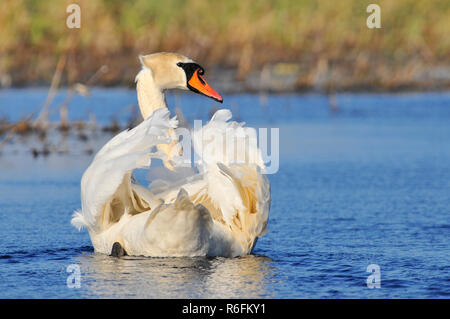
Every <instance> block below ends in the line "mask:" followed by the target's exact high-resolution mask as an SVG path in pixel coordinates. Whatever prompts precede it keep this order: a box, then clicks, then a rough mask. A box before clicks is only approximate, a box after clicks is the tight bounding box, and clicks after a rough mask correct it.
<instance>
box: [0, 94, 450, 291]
mask: <svg viewBox="0 0 450 319" xmlns="http://www.w3.org/2000/svg"><path fill="white" fill-rule="evenodd" d="M45 97H46V91H45V90H41V89H25V90H8V91H0V118H2V117H7V118H8V119H9V120H17V119H20V118H21V117H24V116H26V115H27V114H28V113H29V112H32V111H37V110H39V107H40V104H42V102H43V101H44V100H45ZM64 97H65V95H64V92H63V93H62V94H60V95H58V96H57V99H56V101H55V105H57V104H58V102H61V101H62V100H63V99H64ZM224 98H225V103H224V105H223V107H227V108H230V109H231V110H232V111H233V114H234V115H235V118H237V119H238V120H241V121H245V122H247V123H248V125H251V126H254V127H278V128H279V129H280V169H279V171H278V172H277V173H276V174H273V175H269V176H268V177H269V179H270V182H271V186H272V208H271V212H270V219H269V228H270V231H269V233H268V234H267V235H265V236H264V237H262V238H260V239H259V241H258V243H257V245H256V248H255V250H254V254H253V255H250V256H245V257H239V258H233V259H226V258H143V257H139V258H137V257H126V258H123V259H116V258H112V257H109V256H104V255H97V254H94V253H93V249H92V247H91V244H90V240H89V236H88V234H87V232H86V231H82V232H78V231H76V230H75V229H74V228H73V227H72V226H71V225H70V218H71V215H72V213H73V211H74V210H75V209H78V208H79V207H80V195H79V193H80V189H79V182H80V178H81V175H82V173H83V171H84V170H85V169H86V167H87V166H88V165H89V162H90V160H91V159H92V156H93V155H88V154H86V153H84V152H77V149H78V148H82V147H85V146H83V145H84V144H80V143H79V142H77V143H75V142H73V144H70V143H72V142H71V141H69V148H70V147H73V148H74V149H72V150H71V152H70V153H69V154H52V155H49V156H48V157H38V158H36V159H34V158H33V157H32V156H31V154H30V152H29V149H30V148H31V147H32V146H33V145H34V144H33V143H38V141H35V140H32V139H28V140H27V139H26V138H20V139H16V140H15V141H14V142H12V143H11V144H10V145H7V147H6V148H4V149H3V152H2V154H1V155H0V229H1V230H2V231H1V240H0V298H104V297H150V298H252V297H256V298H258V297H262V298H449V296H450V244H449V239H450V93H427V94H419V93H417V94H392V95H391V94H338V95H337V96H336V99H337V105H338V107H339V111H338V112H331V111H330V109H329V102H328V98H327V97H326V96H322V95H316V94H307V95H269V96H265V97H261V96H258V95H231V96H227V95H225V96H224ZM136 103H137V101H136V97H135V92H134V91H130V90H125V89H108V90H102V89H96V90H93V91H92V93H91V95H90V96H88V97H76V98H75V99H74V100H73V102H72V103H71V105H70V109H69V118H70V119H71V120H79V119H87V116H88V114H89V112H93V113H95V115H96V118H97V121H98V122H100V123H106V122H107V121H109V120H111V119H112V118H116V119H117V120H118V121H119V122H121V123H126V122H127V121H128V117H129V109H130V108H131V107H132V105H135V104H136ZM168 103H169V104H170V105H172V107H171V108H172V110H173V109H174V107H173V105H177V106H178V107H180V108H181V109H182V110H183V113H184V114H185V116H186V118H187V119H188V120H189V121H193V120H194V119H203V120H207V119H208V118H209V115H208V114H209V113H210V112H211V111H212V108H214V107H217V106H219V105H218V104H215V103H214V102H213V101H210V100H207V99H204V98H202V97H201V96H197V95H193V94H186V95H184V94H183V95H169V96H168ZM52 117H53V119H55V120H57V118H58V113H57V112H55V113H54V114H53V115H52ZM1 138H2V137H1ZM1 138H0V139H1ZM108 138H109V136H104V135H102V134H99V136H98V137H97V138H96V139H95V141H94V142H92V141H90V142H87V144H89V143H90V144H89V145H91V147H93V148H94V149H95V150H98V148H99V147H100V146H101V145H102V144H103V143H104V142H106V141H107V139H108ZM74 140H75V139H74ZM54 141H56V142H55V143H57V142H58V138H57V137H54ZM80 145H81V146H80ZM75 148H76V149H75ZM71 264H76V265H78V266H79V267H80V271H81V276H80V278H81V282H80V285H81V287H80V288H68V286H67V283H66V280H67V278H68V276H69V275H70V273H68V272H67V267H68V266H69V265H71ZM370 264H377V265H379V267H380V273H381V283H380V284H381V288H379V289H377V288H374V289H369V288H368V287H367V285H366V279H367V277H368V276H369V275H370V273H368V272H366V268H367V266H368V265H370Z"/></svg>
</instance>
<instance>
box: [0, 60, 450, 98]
mask: <svg viewBox="0 0 450 319" xmlns="http://www.w3.org/2000/svg"><path fill="white" fill-rule="evenodd" d="M289 65H291V66H295V64H289ZM276 67H277V65H275V66H273V67H272V68H268V69H266V70H262V71H253V72H250V73H249V74H248V75H247V76H245V77H240V78H239V76H238V70H237V69H235V68H215V69H212V70H208V71H207V74H206V78H207V80H208V82H210V84H211V85H212V86H213V87H215V88H216V89H217V90H220V91H221V92H223V93H225V94H236V93H265V94H284V93H298V94H303V93H305V94H306V93H319V94H332V93H350V92H353V93H404V92H432V91H448V90H449V89H450V67H446V66H444V67H432V68H429V69H422V70H421V71H420V72H416V73H415V74H414V75H412V76H410V77H409V78H403V79H397V80H394V79H392V80H387V79H386V78H380V77H377V78H376V77H370V74H368V75H367V76H366V77H363V78H355V77H354V76H352V75H349V74H345V72H344V71H342V72H341V71H337V70H332V71H314V72H309V73H307V74H306V73H305V72H295V71H294V72H287V73H285V74H279V73H277V72H276ZM138 70H139V69H136V73H137V72H138ZM394 75H395V74H394ZM0 76H3V77H5V74H3V75H2V74H0ZM80 82H81V83H83V82H85V81H79V82H75V83H80ZM95 82H96V83H93V84H92V85H90V87H103V88H118V87H122V88H130V89H134V87H135V83H134V81H133V79H130V76H123V77H120V78H119V77H114V78H113V79H111V78H109V77H108V78H106V79H105V78H103V77H99V78H98V79H97V80H96V81H95ZM75 83H74V84H75ZM49 86H50V83H49V82H48V81H44V80H38V81H17V79H15V80H12V79H11V77H10V76H9V75H6V80H5V79H3V81H1V82H0V90H4V89H8V88H11V89H14V88H37V87H42V88H48V87H49ZM60 87H61V88H69V87H71V85H70V84H69V83H68V81H67V79H65V78H64V77H63V79H62V81H61V86H60Z"/></svg>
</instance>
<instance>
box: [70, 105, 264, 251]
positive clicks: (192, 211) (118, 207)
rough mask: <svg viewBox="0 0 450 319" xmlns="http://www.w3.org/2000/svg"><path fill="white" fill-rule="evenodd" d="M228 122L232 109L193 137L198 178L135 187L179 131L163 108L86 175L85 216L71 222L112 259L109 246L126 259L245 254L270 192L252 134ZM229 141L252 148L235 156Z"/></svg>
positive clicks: (107, 150) (123, 136) (260, 227)
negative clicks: (136, 174) (137, 173)
mask: <svg viewBox="0 0 450 319" xmlns="http://www.w3.org/2000/svg"><path fill="white" fill-rule="evenodd" d="M230 118H231V112H230V111H228V110H220V111H218V112H216V114H215V115H214V116H213V118H212V119H211V121H210V122H209V123H208V124H206V125H205V126H204V127H203V128H202V129H201V130H199V131H196V132H193V146H194V151H195V152H196V153H198V154H199V155H200V156H201V158H202V163H201V164H200V165H199V166H198V169H199V173H197V174H195V175H194V176H191V177H189V178H187V179H185V180H183V181H182V182H180V180H178V181H175V182H173V181H172V182H168V181H165V184H164V185H165V186H164V187H160V188H159V190H158V192H157V193H154V192H152V191H151V190H149V189H148V188H145V187H143V186H141V185H139V184H137V183H136V182H135V181H134V180H133V178H132V170H133V169H135V168H143V167H150V165H151V160H152V159H153V158H159V159H162V160H166V159H167V156H166V154H164V153H162V152H161V151H154V150H155V149H156V146H157V145H159V144H162V143H170V142H173V141H171V140H170V137H169V134H168V131H169V129H172V128H175V127H176V125H177V122H176V120H175V119H169V111H168V110H166V109H161V110H158V111H156V112H155V113H154V114H153V115H152V116H151V117H149V118H148V119H146V120H145V121H143V122H142V123H141V124H140V125H138V126H137V127H136V128H134V129H133V130H130V131H124V132H122V133H120V134H119V135H117V136H116V137H115V138H113V139H112V140H111V141H110V142H108V143H107V144H106V145H105V146H104V147H103V148H102V149H101V150H100V151H99V153H98V154H97V155H96V157H95V158H94V160H93V162H92V163H91V165H90V166H89V168H88V169H87V170H86V172H85V174H84V175H83V178H82V192H81V197H82V210H81V211H80V212H76V213H75V215H74V218H73V219H72V224H74V225H75V226H76V227H78V228H80V227H82V226H85V227H86V228H88V230H89V234H90V237H91V240H92V242H93V245H94V248H95V250H96V251H99V252H103V253H110V251H111V247H112V244H113V243H114V242H119V243H121V244H122V246H123V247H124V248H125V250H126V251H127V253H128V254H131V255H146V256H199V255H210V256H237V255H241V254H247V253H250V251H251V249H252V248H253V246H254V244H255V242H256V239H257V237H259V236H262V235H263V234H264V233H265V232H266V228H267V220H268V214H269V206H270V186H269V183H268V180H267V178H266V177H265V176H264V175H263V174H262V173H261V170H262V169H263V168H264V164H263V162H262V159H261V156H260V152H259V149H258V147H257V145H256V143H253V142H256V132H255V131H254V129H251V128H247V127H244V126H243V125H242V124H240V123H236V122H229V120H230ZM226 137H228V138H231V139H234V140H239V139H242V138H243V139H246V140H251V142H250V143H249V144H248V147H245V148H244V149H242V150H241V151H240V152H234V149H235V146H234V143H233V146H231V145H225V147H223V146H224V144H223V141H224V140H225V138H226ZM221 143H222V144H221ZM238 144H239V143H238ZM152 150H153V151H152ZM230 154H232V155H231V156H230ZM236 156H237V157H240V158H239V160H236V159H237V158H236ZM151 170H152V168H151V167H150V171H151Z"/></svg>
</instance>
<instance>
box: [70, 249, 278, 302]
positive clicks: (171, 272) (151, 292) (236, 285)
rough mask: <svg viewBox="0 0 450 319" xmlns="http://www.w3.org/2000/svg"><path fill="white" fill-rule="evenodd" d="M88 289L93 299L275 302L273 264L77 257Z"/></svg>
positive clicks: (252, 258)
mask: <svg viewBox="0 0 450 319" xmlns="http://www.w3.org/2000/svg"><path fill="white" fill-rule="evenodd" d="M77 259H78V264H79V265H80V267H81V273H82V277H81V280H82V287H83V289H84V290H85V291H86V297H91V298H92V297H93V298H121V297H125V298H130V297H131V298H239V297H241V298H242V296H245V297H246V298H258V297H272V296H271V292H270V289H268V283H269V280H270V278H271V277H273V272H274V266H273V265H272V260H271V259H270V258H268V257H265V256H258V255H249V256H244V257H238V258H232V259H230V258H204V257H196V258H147V257H129V256H127V257H124V258H120V259H119V258H113V257H110V256H105V255H100V254H91V255H86V256H80V257H78V258H77Z"/></svg>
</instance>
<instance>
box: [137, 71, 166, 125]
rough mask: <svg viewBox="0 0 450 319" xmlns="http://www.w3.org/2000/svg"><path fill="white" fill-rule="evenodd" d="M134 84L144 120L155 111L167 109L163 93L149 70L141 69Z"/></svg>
mask: <svg viewBox="0 0 450 319" xmlns="http://www.w3.org/2000/svg"><path fill="white" fill-rule="evenodd" d="M136 82H137V84H136V90H137V97H138V103H139V108H140V110H141V114H142V117H143V118H144V119H146V118H147V117H149V116H150V115H152V113H153V112H154V111H156V110H157V109H160V108H167V106H166V101H165V98H164V93H163V92H162V90H161V89H160V88H159V87H158V85H157V84H156V83H155V79H154V78H153V75H152V71H151V70H149V69H147V68H144V69H142V71H140V72H139V74H138V75H137V76H136Z"/></svg>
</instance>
